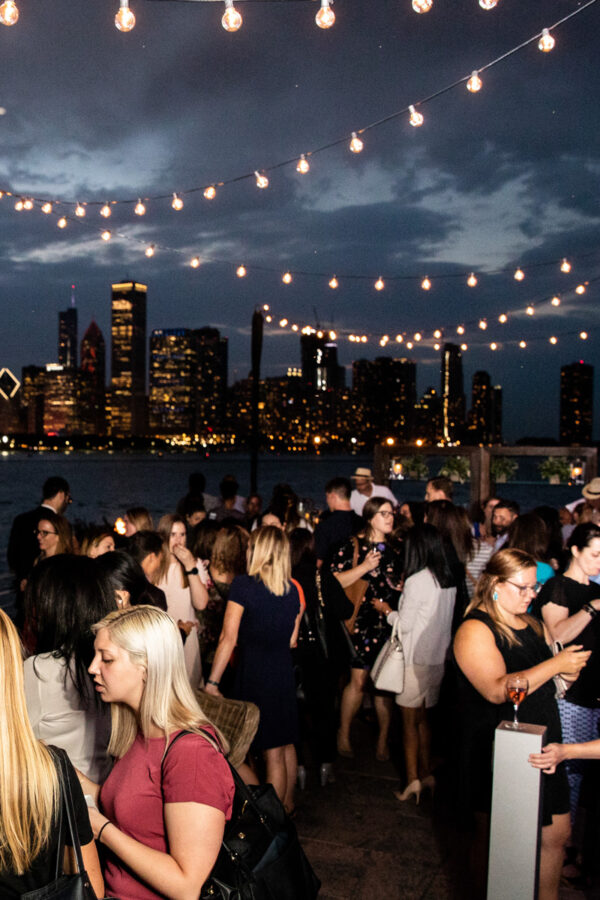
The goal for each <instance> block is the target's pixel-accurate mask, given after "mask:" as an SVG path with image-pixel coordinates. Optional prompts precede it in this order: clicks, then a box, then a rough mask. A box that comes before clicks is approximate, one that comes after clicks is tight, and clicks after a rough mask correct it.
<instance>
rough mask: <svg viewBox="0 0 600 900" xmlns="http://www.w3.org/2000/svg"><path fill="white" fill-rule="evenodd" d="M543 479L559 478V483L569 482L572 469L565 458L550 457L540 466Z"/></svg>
mask: <svg viewBox="0 0 600 900" xmlns="http://www.w3.org/2000/svg"><path fill="white" fill-rule="evenodd" d="M538 469H539V471H540V475H541V476H542V478H548V479H550V478H557V477H558V480H559V481H568V480H569V478H570V477H571V467H570V465H569V463H568V461H567V460H566V459H565V458H564V456H549V457H548V458H547V459H545V460H544V461H543V462H541V463H540V464H539V466H538Z"/></svg>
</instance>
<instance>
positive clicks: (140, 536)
mask: <svg viewBox="0 0 600 900" xmlns="http://www.w3.org/2000/svg"><path fill="white" fill-rule="evenodd" d="M125 549H126V550H127V552H128V553H129V555H130V556H131V557H133V559H135V561H136V562H137V563H139V564H140V566H141V564H142V563H143V561H144V560H145V559H146V557H147V556H150V554H151V553H156V554H157V555H158V556H160V554H161V553H162V549H163V541H162V538H161V536H160V534H157V532H156V531H136V533H135V534H132V535H131V537H130V538H129V540H128V541H127V546H126V548H125Z"/></svg>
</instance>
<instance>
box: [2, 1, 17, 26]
mask: <svg viewBox="0 0 600 900" xmlns="http://www.w3.org/2000/svg"><path fill="white" fill-rule="evenodd" d="M18 21H19V8H18V6H17V4H16V3H15V0H4V3H3V4H2V6H0V22H2V24H3V25H16V23H17V22H18Z"/></svg>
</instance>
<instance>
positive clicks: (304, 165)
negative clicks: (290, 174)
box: [296, 153, 310, 175]
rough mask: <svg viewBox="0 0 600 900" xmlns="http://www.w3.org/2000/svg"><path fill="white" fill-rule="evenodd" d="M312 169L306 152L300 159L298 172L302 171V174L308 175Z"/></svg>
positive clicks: (297, 167)
mask: <svg viewBox="0 0 600 900" xmlns="http://www.w3.org/2000/svg"><path fill="white" fill-rule="evenodd" d="M309 170H310V166H309V164H308V160H307V158H306V156H305V155H304V153H303V154H302V156H301V157H300V159H299V160H298V165H297V166H296V172H300V174H301V175H306V173H307V172H308V171H309Z"/></svg>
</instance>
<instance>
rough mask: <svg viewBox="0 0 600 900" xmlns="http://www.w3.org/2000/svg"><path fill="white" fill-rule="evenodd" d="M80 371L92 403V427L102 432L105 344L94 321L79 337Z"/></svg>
mask: <svg viewBox="0 0 600 900" xmlns="http://www.w3.org/2000/svg"><path fill="white" fill-rule="evenodd" d="M80 359H81V371H82V373H83V375H84V376H85V379H86V381H87V390H88V392H89V396H90V402H91V403H92V404H93V410H94V415H93V420H94V424H93V428H94V433H95V434H103V433H104V431H105V428H106V419H105V403H106V345H105V343H104V337H103V335H102V332H101V331H100V329H99V328H98V326H97V325H96V323H95V322H94V321H92V322H91V323H90V326H89V328H88V329H87V331H86V333H85V334H84V336H83V338H82V339H81V347H80Z"/></svg>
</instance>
